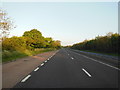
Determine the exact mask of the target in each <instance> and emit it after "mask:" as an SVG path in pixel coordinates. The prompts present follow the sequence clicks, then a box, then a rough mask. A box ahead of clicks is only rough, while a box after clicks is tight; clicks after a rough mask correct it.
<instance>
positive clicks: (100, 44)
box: [71, 33, 120, 53]
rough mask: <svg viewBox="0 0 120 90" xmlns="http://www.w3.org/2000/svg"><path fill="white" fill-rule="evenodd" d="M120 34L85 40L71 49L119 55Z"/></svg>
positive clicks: (109, 34)
mask: <svg viewBox="0 0 120 90" xmlns="http://www.w3.org/2000/svg"><path fill="white" fill-rule="evenodd" d="M119 47H120V34H117V33H115V34H112V33H108V34H107V35H106V36H97V37H96V38H95V39H92V40H85V41H83V42H81V43H77V44H74V45H73V46H72V47H71V48H73V49H79V50H93V51H100V52H106V53H120V50H119Z"/></svg>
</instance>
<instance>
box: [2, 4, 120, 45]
mask: <svg viewBox="0 0 120 90" xmlns="http://www.w3.org/2000/svg"><path fill="white" fill-rule="evenodd" d="M2 8H3V9H4V10H6V12H7V13H8V16H9V17H10V18H11V19H12V20H13V21H14V25H16V26H17V27H16V28H15V29H13V30H11V33H10V37H11V36H22V35H23V33H24V32H25V31H29V30H31V29H38V30H39V31H40V32H41V33H42V35H43V36H44V37H52V38H53V39H54V40H60V41H61V44H62V45H63V46H65V45H72V44H75V43H78V42H82V41H84V40H85V39H88V40H90V39H93V38H95V37H96V36H98V35H100V36H101V35H106V34H107V33H108V32H113V33H116V32H118V3H117V2H4V3H2Z"/></svg>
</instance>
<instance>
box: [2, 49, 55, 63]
mask: <svg viewBox="0 0 120 90" xmlns="http://www.w3.org/2000/svg"><path fill="white" fill-rule="evenodd" d="M53 50H56V49H55V48H41V49H35V50H25V52H19V51H7V50H4V51H3V52H2V62H8V61H12V60H16V59H18V58H22V57H26V56H32V55H36V54H40V53H43V52H48V51H53Z"/></svg>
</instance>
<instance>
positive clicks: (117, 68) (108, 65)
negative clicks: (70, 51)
mask: <svg viewBox="0 0 120 90" xmlns="http://www.w3.org/2000/svg"><path fill="white" fill-rule="evenodd" d="M74 53H76V52H74ZM76 54H78V53H76ZM78 55H81V54H78ZM81 56H83V57H86V58H88V59H91V60H93V61H95V62H98V63H101V64H104V65H106V66H109V67H111V68H114V69H117V70H120V69H119V68H117V67H114V66H111V65H109V64H106V63H103V62H101V61H97V60H95V59H93V58H90V57H87V56H85V55H81Z"/></svg>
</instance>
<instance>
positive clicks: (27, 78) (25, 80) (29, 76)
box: [21, 75, 31, 82]
mask: <svg viewBox="0 0 120 90" xmlns="http://www.w3.org/2000/svg"><path fill="white" fill-rule="evenodd" d="M29 77H31V75H28V76H27V77H25V78H24V79H23V80H22V81H21V82H25V81H26V80H27V79H28V78H29Z"/></svg>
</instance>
